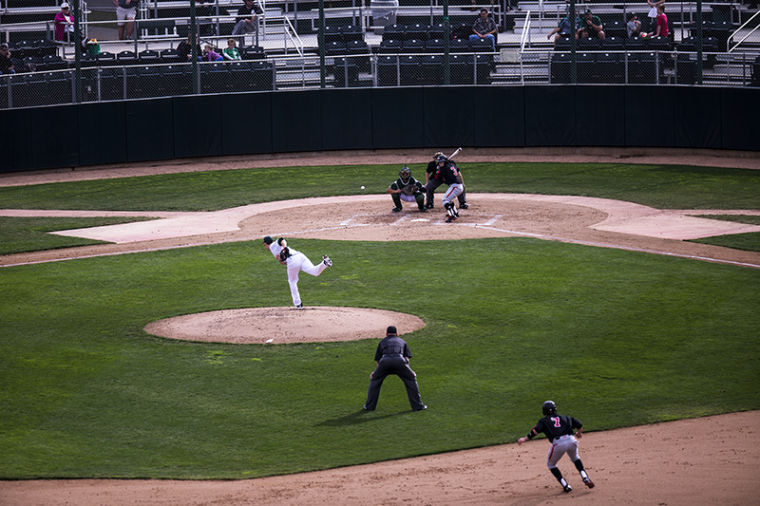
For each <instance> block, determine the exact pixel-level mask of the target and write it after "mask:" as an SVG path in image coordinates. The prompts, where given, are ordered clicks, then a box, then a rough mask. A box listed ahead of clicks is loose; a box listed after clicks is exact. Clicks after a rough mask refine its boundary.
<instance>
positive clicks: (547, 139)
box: [523, 86, 577, 146]
mask: <svg viewBox="0 0 760 506" xmlns="http://www.w3.org/2000/svg"><path fill="white" fill-rule="evenodd" d="M575 88H576V87H575V86H537V87H526V88H524V93H525V107H524V113H523V114H524V116H523V118H524V120H523V121H524V123H525V145H526V146H576V145H577V144H576V140H575V124H576V120H575Z"/></svg>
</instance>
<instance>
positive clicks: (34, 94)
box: [0, 50, 760, 108]
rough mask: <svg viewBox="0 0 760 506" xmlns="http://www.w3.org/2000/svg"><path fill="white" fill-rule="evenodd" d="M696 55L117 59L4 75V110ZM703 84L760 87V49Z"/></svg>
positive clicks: (672, 64)
mask: <svg viewBox="0 0 760 506" xmlns="http://www.w3.org/2000/svg"><path fill="white" fill-rule="evenodd" d="M697 54H698V53H696V52H677V51H578V52H576V53H575V55H574V57H573V53H572V52H570V51H559V50H555V51H526V52H524V53H522V54H521V56H520V60H519V61H518V62H510V63H505V62H502V61H501V58H500V55H499V54H498V53H452V54H449V55H448V62H449V64H448V66H447V65H445V62H446V55H445V54H444V53H418V54H407V53H405V54H372V53H366V54H358V55H341V56H331V57H327V58H325V67H324V71H323V70H322V67H321V66H320V59H319V57H317V56H313V55H312V56H305V57H300V56H292V57H281V58H265V59H256V60H236V61H219V62H198V63H197V66H196V68H197V71H196V72H195V73H194V66H193V65H192V64H190V63H170V64H165V63H156V64H143V65H116V64H115V63H118V62H117V61H116V60H114V61H112V62H111V63H112V64H111V65H101V66H93V67H85V68H82V69H81V73H80V78H79V82H80V85H81V88H80V90H81V92H80V93H79V94H77V79H76V71H75V70H74V69H71V68H65V69H59V70H49V71H45V72H28V73H19V74H12V75H0V108H14V107H30V106H40V105H51V104H67V103H73V102H75V101H76V100H77V95H79V97H80V98H79V100H81V101H83V102H98V101H104V100H130V99H141V98H154V97H169V96H177V95H190V94H194V93H196V92H197V93H200V94H208V93H232V92H250V91H272V90H286V89H294V88H314V87H320V86H321V83H322V81H323V80H324V83H325V86H327V87H385V86H441V85H444V84H446V83H448V84H450V85H476V86H487V85H511V84H530V83H536V84H567V83H573V82H576V83H579V84H607V83H616V84H672V85H693V84H695V83H697V81H698V76H699V75H700V72H699V68H698V67H699V64H698V62H697ZM701 67H702V72H701V76H702V84H705V85H721V86H726V85H730V86H760V56H755V55H750V54H747V53H737V54H732V53H709V52H706V53H703V55H702V64H701Z"/></svg>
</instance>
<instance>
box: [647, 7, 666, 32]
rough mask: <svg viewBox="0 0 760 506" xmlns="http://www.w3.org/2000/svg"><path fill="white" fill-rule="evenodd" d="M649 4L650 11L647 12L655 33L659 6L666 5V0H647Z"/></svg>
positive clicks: (650, 26) (651, 28)
mask: <svg viewBox="0 0 760 506" xmlns="http://www.w3.org/2000/svg"><path fill="white" fill-rule="evenodd" d="M647 4H649V13H647V17H648V18H649V29H650V30H651V31H652V33H654V31H655V30H656V29H657V6H658V5H665V0H654V1H653V0H647Z"/></svg>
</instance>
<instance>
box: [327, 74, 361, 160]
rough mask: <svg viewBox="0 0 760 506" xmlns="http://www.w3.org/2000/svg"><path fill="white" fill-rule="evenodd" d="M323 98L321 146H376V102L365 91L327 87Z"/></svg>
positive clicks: (359, 147)
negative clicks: (373, 121)
mask: <svg viewBox="0 0 760 506" xmlns="http://www.w3.org/2000/svg"><path fill="white" fill-rule="evenodd" d="M319 101H320V104H321V125H320V127H319V128H320V130H319V131H320V133H321V135H322V148H321V149H324V150H341V149H366V147H367V146H371V145H372V104H371V103H370V102H369V101H368V100H367V94H366V92H365V90H357V89H351V88H344V89H339V90H323V91H321V92H320V93H319Z"/></svg>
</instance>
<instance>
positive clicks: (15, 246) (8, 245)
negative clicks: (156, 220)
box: [0, 216, 143, 255]
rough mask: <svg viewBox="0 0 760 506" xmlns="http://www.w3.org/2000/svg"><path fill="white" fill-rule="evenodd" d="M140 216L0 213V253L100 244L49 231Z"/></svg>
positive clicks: (128, 219)
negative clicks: (17, 215) (48, 216)
mask: <svg viewBox="0 0 760 506" xmlns="http://www.w3.org/2000/svg"><path fill="white" fill-rule="evenodd" d="M142 220H143V219H142V218H11V217H7V216H0V255H7V254H10V253H22V252H25V251H39V250H47V249H56V248H71V247H74V246H87V245H89V244H102V242H101V241H91V240H89V239H83V238H81V237H66V236H62V235H53V234H50V233H49V232H54V231H60V230H69V229H76V228H85V227H100V226H104V225H116V224H119V223H129V222H133V221H142Z"/></svg>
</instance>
